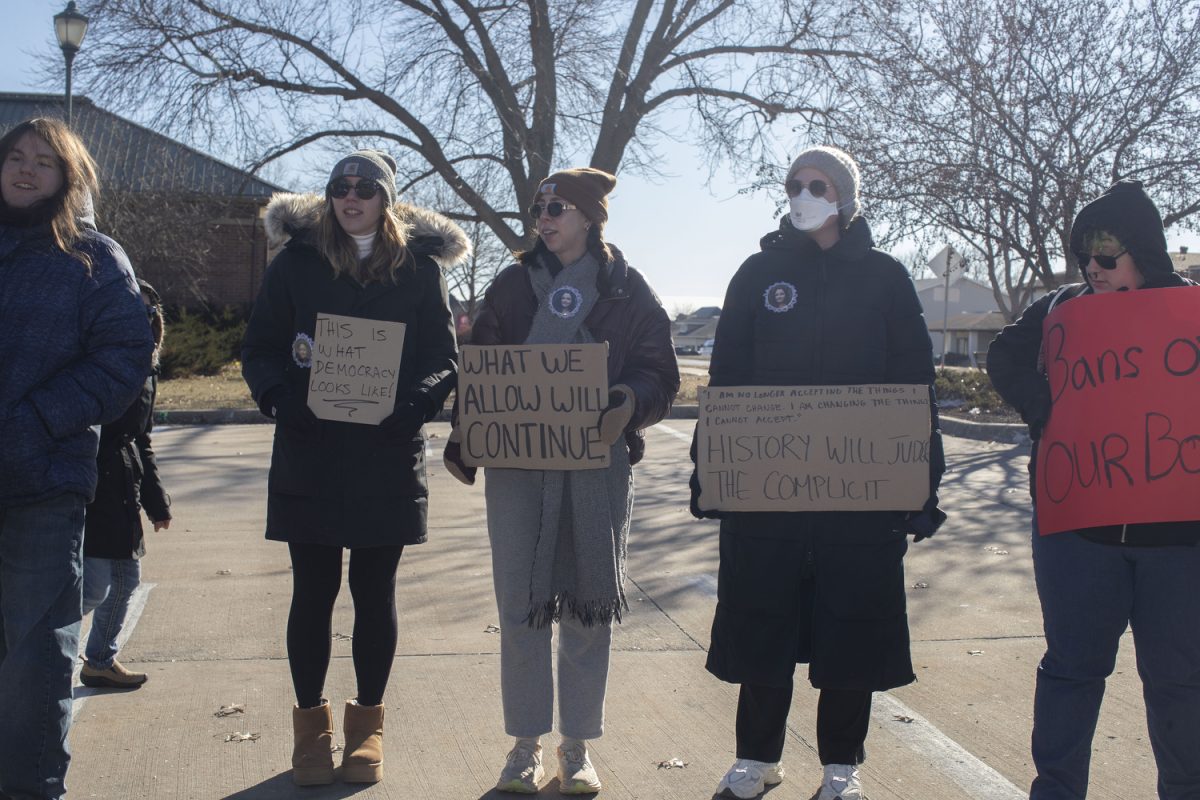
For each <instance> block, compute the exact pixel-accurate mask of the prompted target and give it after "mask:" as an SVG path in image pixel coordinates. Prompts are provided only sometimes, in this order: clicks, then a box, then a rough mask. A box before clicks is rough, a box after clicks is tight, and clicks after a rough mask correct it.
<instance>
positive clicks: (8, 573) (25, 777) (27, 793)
mask: <svg viewBox="0 0 1200 800" xmlns="http://www.w3.org/2000/svg"><path fill="white" fill-rule="evenodd" d="M83 509H84V498H83V496H82V495H78V494H74V493H66V494H61V495H59V496H57V497H53V498H51V499H49V500H45V501H42V502H40V503H34V504H32V505H26V506H0V633H2V634H3V635H0V709H3V711H2V712H0V793H3V794H5V795H8V796H9V797H11V798H14V800H29V799H30V798H38V799H39V800H41V799H42V798H49V800H58V798H61V797H62V796H63V794H64V792H66V775H67V764H68V762H69V761H70V759H71V756H70V754H69V753H68V751H67V730H68V728H69V727H70V725H71V672H72V669H73V668H74V666H75V658H76V655H77V654H78V652H79V620H80V617H81V614H80V604H81V593H82V586H83V574H82V573H83V556H82V548H83Z"/></svg>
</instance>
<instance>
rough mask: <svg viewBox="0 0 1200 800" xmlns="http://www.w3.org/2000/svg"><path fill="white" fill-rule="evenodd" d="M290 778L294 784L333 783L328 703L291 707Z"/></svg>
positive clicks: (331, 715)
mask: <svg viewBox="0 0 1200 800" xmlns="http://www.w3.org/2000/svg"><path fill="white" fill-rule="evenodd" d="M292 733H293V736H294V741H295V744H294V746H293V748H292V780H293V781H294V782H295V783H296V785H297V786H320V785H322V784H326V783H333V711H332V709H331V708H330V707H329V703H328V702H325V703H321V705H319V706H317V707H316V708H300V707H299V706H294V707H293V708H292Z"/></svg>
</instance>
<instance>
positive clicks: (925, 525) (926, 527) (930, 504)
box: [897, 495, 946, 542]
mask: <svg viewBox="0 0 1200 800" xmlns="http://www.w3.org/2000/svg"><path fill="white" fill-rule="evenodd" d="M945 521H946V512H945V511H942V510H941V509H940V508H938V500H937V496H936V495H934V496H933V497H931V498H929V499H928V500H926V501H925V507H924V508H922V509H921V510H920V511H910V512H908V513H907V514H905V515H904V516H903V517H902V518H901V520H900V524H899V525H898V526H897V529H898V530H900V531H901V532H903V533H906V534H908V535H910V536H912V537H913V542H919V541H922V540H924V539H928V538H929V537H930V536H933V534H935V533H937V529H938V528H940V527H942V523H943V522H945Z"/></svg>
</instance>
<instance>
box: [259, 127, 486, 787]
mask: <svg viewBox="0 0 1200 800" xmlns="http://www.w3.org/2000/svg"><path fill="white" fill-rule="evenodd" d="M395 169H396V165H395V162H394V161H392V159H391V157H390V156H387V155H386V154H384V153H380V152H376V151H372V150H362V151H358V152H355V153H352V154H351V155H349V156H346V157H345V158H343V159H342V160H341V161H339V162H338V163H337V164H336V165H335V166H334V168H333V171H332V172H331V173H330V176H329V183H328V185H327V186H326V187H325V192H324V194H323V195H318V194H308V195H276V196H275V197H274V198H272V200H271V203H270V204H269V205H268V206H267V217H266V226H267V232H268V235H269V236H270V237H271V238H272V240H274V241H275V242H283V241H286V245H285V246H284V248H283V252H281V253H280V254H279V255H278V256H277V257H276V258H275V260H274V261H272V262H271V265H270V267H268V269H267V275H266V278H265V280H264V283H263V287H262V291H261V293H260V294H259V297H258V301H257V302H256V303H255V305H254V312H253V314H252V315H251V317H250V324H249V326H248V327H247V328H246V339H245V343H244V346H243V350H242V362H243V367H242V371H243V374H244V375H245V378H246V382H247V383H248V384H249V385H250V390H251V392H252V393H253V394H254V399H255V400H256V401H257V402H258V405H259V408H260V409H262V411H263V413H264V414H267V415H268V416H270V417H273V418H274V419H275V421H276V426H275V444H274V448H273V450H272V454H271V473H270V478H269V485H268V496H267V538H268V539H276V540H279V541H284V542H287V543H288V549H289V552H290V554H291V560H292V581H293V584H292V605H291V611H290V613H289V615H288V633H287V644H288V663H289V664H290V666H291V671H292V682H293V684H294V685H295V690H296V707H295V708H294V709H293V715H292V719H293V725H294V729H295V749H294V751H293V755H292V767H293V778H294V780H295V782H296V783H298V784H302V785H308V784H321V783H330V782H332V781H333V778H334V770H333V758H332V756H331V755H330V745H331V739H332V736H333V717H332V713H331V709H330V706H329V703H328V702H327V701H326V700H325V699H324V698H323V696H322V694H323V690H324V685H325V674H326V671H327V670H328V667H329V656H330V636H331V630H330V623H331V617H332V613H333V604H334V600H335V599H336V598H337V595H338V591H339V590H340V588H341V580H342V578H341V571H342V549H343V548H349V549H350V593H351V595H352V596H353V598H354V645H353V647H354V673H355V677H356V679H357V682H358V694H357V697H356V698H355V699H353V700H349V701H347V703H346V713H345V726H344V727H345V735H346V742H345V749H344V752H343V758H342V766H343V773H342V777H343V778H344V779H345V780H347V781H351V782H363V783H371V782H374V781H378V780H379V779H380V778H381V777H382V774H383V772H382V757H383V754H382V736H383V693H384V689H385V687H386V686H387V680H388V674H389V672H390V670H391V666H392V660H393V658H394V656H395V652H396V638H397V620H396V567H397V565H398V563H399V561H400V555H401V552H402V551H403V549H404V546H405V545H407V544H419V543H421V542H424V541H425V518H426V503H427V490H426V484H425V458H424V453H425V443H424V437H423V436H422V435H421V426H422V425H423V424H424V423H425V422H426V421H427V420H429V419H431V418H432V417H433V416H434V415H435V414H436V413H437V412H438V410H439V409H440V408H441V407H442V403H443V402H444V401H445V399H446V396H447V395H448V394H449V392H450V389H451V388H452V386H453V381H454V375H455V370H456V366H455V355H456V349H455V341H454V323H453V318H452V315H451V313H450V308H449V303H448V298H447V292H446V281H445V279H444V277H443V276H442V269H444V268H446V267H448V266H451V265H453V264H454V263H456V262H457V261H458V260H459V259H461V258H462V257H463V256H464V255H465V254H466V253H467V251H468V249H469V245H468V242H467V238H466V236H465V234H464V233H463V232H462V230H461V229H459V228H458V226H456V225H455V224H454V223H452V222H450V221H449V220H447V219H446V218H444V217H442V216H440V215H438V214H435V213H433V212H430V211H425V210H423V209H419V208H415V207H413V206H410V205H407V204H405V203H400V202H397V201H396V173H395ZM400 342H402V345H400ZM328 400H333V401H335V402H326V401H328ZM313 404H316V408H317V409H318V411H319V412H320V415H321V417H322V418H321V419H318V417H317V414H314V412H313V410H312V408H310V405H313ZM356 418H358V419H363V418H366V419H367V420H368V422H357V421H354V420H355V419H356ZM371 420H381V421H378V423H377V424H374V423H372V422H370V421H371Z"/></svg>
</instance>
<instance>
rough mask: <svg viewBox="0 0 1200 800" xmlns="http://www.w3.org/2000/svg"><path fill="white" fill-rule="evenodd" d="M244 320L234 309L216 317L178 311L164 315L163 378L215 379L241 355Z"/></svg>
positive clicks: (215, 315)
mask: <svg viewBox="0 0 1200 800" xmlns="http://www.w3.org/2000/svg"><path fill="white" fill-rule="evenodd" d="M245 333H246V316H245V313H244V312H243V311H241V310H240V309H237V308H226V309H225V310H224V311H222V312H221V313H219V314H208V313H200V312H193V311H188V310H186V309H184V310H181V311H180V312H178V314H168V315H167V333H166V337H165V338H164V340H163V352H162V372H161V376H162V377H163V378H186V377H188V376H190V375H216V374H217V373H218V372H220V371H221V367H223V366H225V365H226V364H228V363H230V362H231V361H235V360H236V359H237V358H238V356H239V355H240V354H241V350H242V336H243V335H244V334H245Z"/></svg>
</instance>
